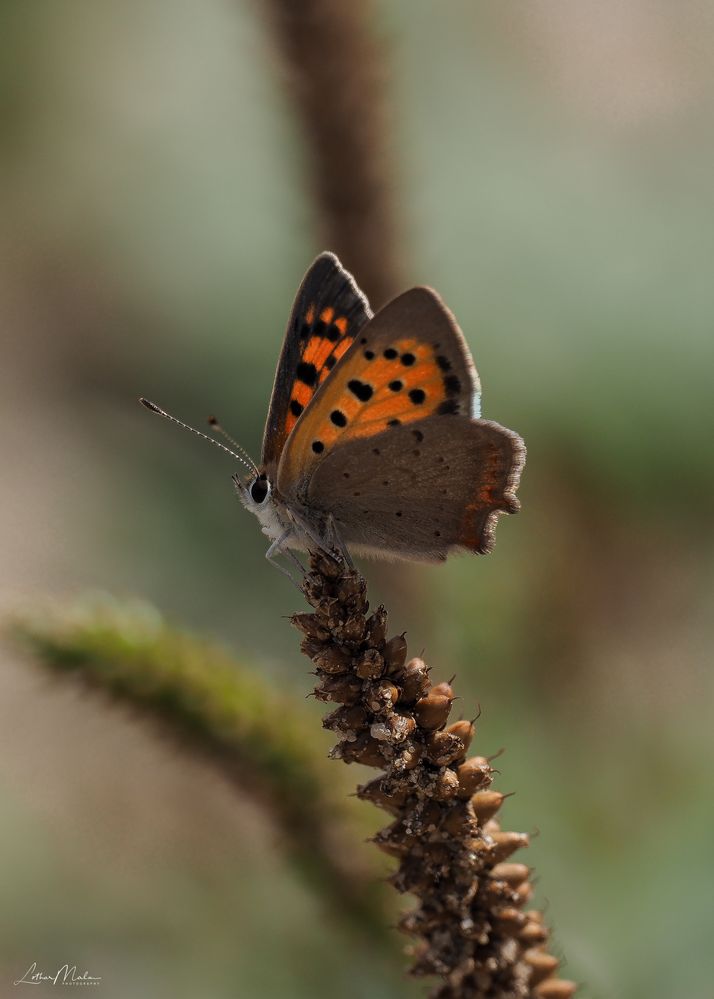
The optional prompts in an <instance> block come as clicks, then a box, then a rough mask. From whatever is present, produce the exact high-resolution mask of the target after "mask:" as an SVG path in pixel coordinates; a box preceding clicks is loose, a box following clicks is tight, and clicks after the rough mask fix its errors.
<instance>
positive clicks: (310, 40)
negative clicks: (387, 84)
mask: <svg viewBox="0 0 714 999" xmlns="http://www.w3.org/2000/svg"><path fill="white" fill-rule="evenodd" d="M264 9H265V10H267V12H268V19H269V23H270V25H271V26H272V35H273V38H274V43H275V47H276V49H277V51H278V52H279V54H280V56H281V61H282V66H283V73H284V76H285V81H286V85H287V91H288V94H289V96H290V98H291V100H292V101H293V103H294V106H295V110H296V112H297V115H298V118H299V120H300V123H301V126H302V138H303V144H304V147H305V155H306V158H307V162H308V174H309V185H310V188H311V191H312V196H313V199H314V203H315V207H316V211H317V222H318V227H319V240H318V242H319V245H320V248H321V249H324V248H326V249H330V250H333V251H335V252H336V253H337V255H338V256H339V257H340V259H341V260H342V262H343V263H344V264H345V266H346V267H347V268H348V269H349V270H350V271H352V272H353V273H356V274H358V275H359V281H360V285H361V286H362V287H363V288H364V290H365V292H366V293H367V296H368V298H369V299H370V301H371V303H372V306H373V307H374V308H378V307H379V306H381V305H383V304H384V303H385V302H386V301H388V300H389V299H390V298H392V297H393V296H394V295H395V294H396V293H397V292H398V291H399V289H400V287H401V283H402V282H401V269H400V261H399V257H398V254H397V224H396V220H395V214H396V213H395V208H394V197H393V193H394V192H393V181H392V171H391V150H390V147H389V142H388V135H389V128H388V123H387V113H386V106H385V100H384V77H385V70H384V61H383V60H382V59H381V53H380V46H379V42H378V41H377V39H376V38H375V36H374V32H373V31H372V30H371V27H372V24H371V23H372V20H373V18H374V9H373V6H372V4H371V3H370V2H369V0H353V2H350V3H345V2H344V0H301V2H300V3H294V2H293V0H269V2H268V3H267V4H266V5H265V8H264Z"/></svg>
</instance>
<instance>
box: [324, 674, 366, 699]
mask: <svg viewBox="0 0 714 999" xmlns="http://www.w3.org/2000/svg"><path fill="white" fill-rule="evenodd" d="M361 693H362V682H361V681H360V680H357V679H356V678H353V677H350V676H344V677H343V676H328V677H326V678H325V679H323V681H322V683H321V685H320V686H319V687H317V688H316V689H315V697H316V698H317V699H318V701H335V702H336V703H337V704H356V702H357V701H358V700H359V696H360V694H361Z"/></svg>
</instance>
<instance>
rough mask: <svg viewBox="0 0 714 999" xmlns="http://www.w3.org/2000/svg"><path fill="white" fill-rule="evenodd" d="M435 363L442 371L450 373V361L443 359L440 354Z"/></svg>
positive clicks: (446, 358)
mask: <svg viewBox="0 0 714 999" xmlns="http://www.w3.org/2000/svg"><path fill="white" fill-rule="evenodd" d="M436 363H437V364H438V365H439V367H440V368H441V370H442V371H451V361H450V360H449V358H448V357H444V356H443V355H442V354H440V355H439V356H438V357H437V359H436Z"/></svg>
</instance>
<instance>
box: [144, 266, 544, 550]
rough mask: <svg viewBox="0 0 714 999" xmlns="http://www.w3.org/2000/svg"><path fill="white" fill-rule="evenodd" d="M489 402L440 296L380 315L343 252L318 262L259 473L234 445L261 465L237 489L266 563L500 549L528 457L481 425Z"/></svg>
mask: <svg viewBox="0 0 714 999" xmlns="http://www.w3.org/2000/svg"><path fill="white" fill-rule="evenodd" d="M480 400H481V392H480V384H479V378H478V375H477V372H476V368H475V366H474V363H473V361H472V359H471V354H470V352H469V348H468V346H467V344H466V341H465V339H464V337H463V334H462V333H461V330H460V329H459V327H458V325H457V323H456V320H455V319H454V317H453V315H452V314H451V312H450V311H449V310H448V309H447V307H446V306H445V305H444V303H443V302H442V301H441V299H440V298H439V296H438V295H437V294H436V292H435V291H432V289H431V288H426V287H417V288H412V289H410V290H409V291H406V292H404V293H403V294H401V295H399V296H398V297H397V298H395V299H393V300H392V301H391V302H389V304H387V305H385V306H384V307H383V308H382V309H380V310H379V311H378V312H377V313H376V315H373V314H372V312H371V310H370V307H369V304H368V302H367V299H366V297H365V296H364V294H363V293H362V292H361V291H360V290H359V288H358V287H357V285H356V283H355V281H354V278H353V277H352V275H351V274H349V273H348V272H347V271H346V270H345V269H344V268H343V267H342V265H341V264H340V261H339V260H338V259H337V257H336V256H335V255H334V254H332V253H322V254H320V256H318V257H317V259H316V260H315V261H314V262H313V264H312V265H311V267H310V268H309V270H308V271H307V273H306V275H305V277H304V278H303V281H302V284H301V285H300V288H299V290H298V293H297V296H296V298H295V302H294V304H293V308H292V312H291V314H290V320H289V322H288V327H287V331H286V333H285V339H284V342H283V348H282V352H281V354H280V358H279V360H278V365H277V370H276V374H275V382H274V386H273V392H272V397H271V400H270V408H269V410H268V418H267V421H266V424H265V432H264V436H263V448H262V457H261V462H260V465H259V466H256V465H255V463H254V462H253V461H252V459H250V458H249V457H248V456H247V455H246V453H245V452H244V451H242V449H240V450H241V452H242V455H243V457H241V455H240V454H236V453H235V452H233V451H229V453H231V454H233V456H234V457H236V458H238V460H239V461H242V462H243V463H244V464H246V465H247V466H248V468H249V469H250V471H249V474H248V475H247V476H240V475H235V476H234V482H235V485H236V489H237V492H238V495H239V497H240V499H241V501H242V503H243V505H244V506H245V507H246V508H247V509H248V510H250V512H251V513H254V514H255V515H256V516H257V518H258V520H259V522H260V525H261V527H262V530H263V532H264V534H266V535H267V536H268V538H269V539H270V542H271V544H270V547H269V549H268V551H267V553H266V557H267V558H268V559H270V560H271V561H272V560H274V558H275V556H277V555H278V554H280V553H288V554H290V553H292V552H293V550H295V549H297V550H314V549H316V548H317V549H323V550H328V551H331V550H336V551H337V552H339V553H342V554H347V553H349V552H354V553H356V554H361V555H367V556H373V557H378V558H389V559H407V560H412V561H425V562H441V561H443V560H445V559H446V558H447V556H448V555H450V554H451V553H453V552H457V551H469V552H476V553H480V554H483V553H487V552H489V551H491V549H492V548H493V545H494V542H495V528H496V521H497V519H498V516H499V514H501V513H516V512H517V511H518V509H519V506H520V505H519V502H518V499H517V498H516V490H517V488H518V484H519V480H520V475H521V471H522V469H523V465H524V462H525V454H526V451H525V445H524V443H523V441H522V440H521V438H520V437H519V436H518V434H516V433H514V431H512V430H507V429H506V428H504V427H502V426H500V425H499V424H498V423H494V422H492V421H490V420H483V419H481V418H480ZM141 401H142V402H143V403H144V405H146V406H147V407H148V408H149V409H151V410H153V411H154V412H157V413H159V414H160V415H162V416H165V417H167V418H168V419H170V420H173V422H176V423H179V424H180V425H181V426H183V427H185V428H186V429H189V430H192V431H193V432H194V433H198V434H199V436H202V437H207V439H208V440H210V441H212V443H214V444H217V445H218V446H219V447H222V448H223V449H224V450H229V449H228V448H226V447H225V445H223V444H220V443H219V442H218V441H216V440H214V439H213V438H211V437H208V435H206V434H202V433H201V432H200V431H196V430H194V428H193V427H189V426H188V425H187V424H183V423H181V421H179V420H176V418H175V417H172V416H170V415H169V414H168V413H166V412H165V411H164V410H162V409H160V408H159V407H158V406H156V404H155V403H151V402H148V401H147V400H145V399H142V400H141ZM213 423H214V425H215V426H218V424H217V422H216V421H213ZM218 429H219V430H221V428H220V427H218ZM221 432H223V431H221ZM226 436H228V435H226ZM228 439H229V441H231V443H232V444H233V445H234V446H235V447H238V445H236V444H235V441H233V440H232V438H228ZM246 459H247V461H246ZM347 557H349V556H348V555H347Z"/></svg>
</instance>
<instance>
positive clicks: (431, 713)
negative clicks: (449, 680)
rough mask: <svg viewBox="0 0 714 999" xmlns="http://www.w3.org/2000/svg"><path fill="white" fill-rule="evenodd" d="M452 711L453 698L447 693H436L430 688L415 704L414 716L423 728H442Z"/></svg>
mask: <svg viewBox="0 0 714 999" xmlns="http://www.w3.org/2000/svg"><path fill="white" fill-rule="evenodd" d="M450 711H451V698H450V697H447V695H446V694H439V693H434V691H433V690H430V691H429V693H428V694H426V696H424V697H421V698H420V699H419V700H418V701H417V702H416V704H415V706H414V717H415V718H416V721H417V724H418V725H420V726H421V728H425V729H436V728H441V726H442V725H443V724H444V722H445V721H446V719H447V718H448V717H449V712H450Z"/></svg>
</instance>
